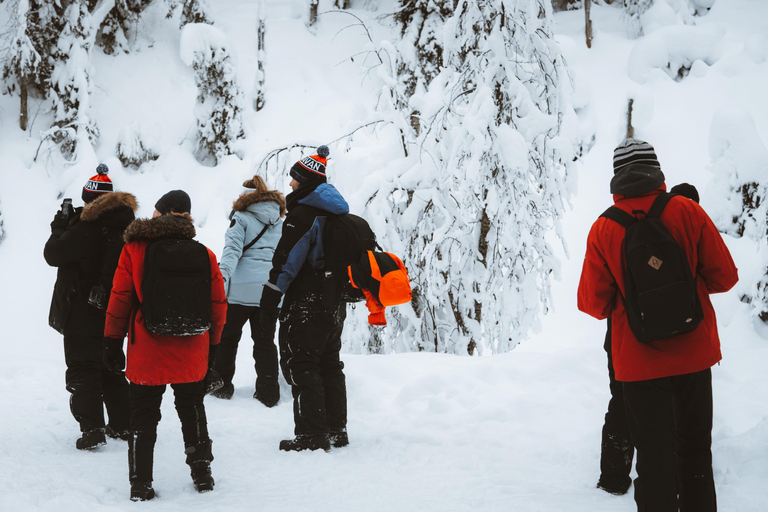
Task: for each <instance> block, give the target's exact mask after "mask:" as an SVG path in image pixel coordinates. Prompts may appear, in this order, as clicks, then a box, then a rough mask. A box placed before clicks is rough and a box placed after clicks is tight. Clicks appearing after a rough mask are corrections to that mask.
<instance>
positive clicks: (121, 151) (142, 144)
mask: <svg viewBox="0 0 768 512" xmlns="http://www.w3.org/2000/svg"><path fill="white" fill-rule="evenodd" d="M154 140H155V137H152V136H151V135H148V134H146V133H145V132H144V130H143V129H142V126H141V124H140V123H138V122H134V123H131V124H130V125H128V126H126V127H125V128H123V129H122V130H121V131H120V135H118V137H117V148H116V153H117V157H118V158H119V159H120V162H121V163H122V164H123V167H132V168H134V169H138V168H140V167H141V166H142V165H143V164H145V163H146V162H151V161H153V160H157V159H158V158H159V157H160V154H159V152H158V151H157V149H156V148H155V145H154Z"/></svg>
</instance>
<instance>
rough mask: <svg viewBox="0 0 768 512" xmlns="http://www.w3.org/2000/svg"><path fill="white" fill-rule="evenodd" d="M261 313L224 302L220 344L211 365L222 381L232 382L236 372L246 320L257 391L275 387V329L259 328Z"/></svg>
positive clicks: (251, 308) (252, 307) (258, 310)
mask: <svg viewBox="0 0 768 512" xmlns="http://www.w3.org/2000/svg"><path fill="white" fill-rule="evenodd" d="M260 314H261V309H260V308H259V307H258V306H243V305H242V304H228V305H227V323H226V324H225V325H224V330H223V331H222V332H221V343H219V350H218V353H217V354H216V363H215V365H214V369H215V370H216V372H218V374H219V375H220V376H221V378H222V379H223V380H224V383H225V384H231V383H232V377H234V375H235V358H236V357H237V345H238V344H239V343H240V338H241V336H242V335H243V326H244V325H245V322H249V323H250V326H251V338H252V339H253V360H254V363H255V364H254V366H255V368H256V390H257V391H261V390H265V391H270V390H272V389H273V388H276V387H277V386H278V383H277V377H278V369H277V347H276V346H275V331H274V328H273V329H272V330H270V331H266V330H264V329H262V327H261V322H260V321H259V316H260Z"/></svg>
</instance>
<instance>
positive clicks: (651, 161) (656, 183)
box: [611, 139, 664, 196]
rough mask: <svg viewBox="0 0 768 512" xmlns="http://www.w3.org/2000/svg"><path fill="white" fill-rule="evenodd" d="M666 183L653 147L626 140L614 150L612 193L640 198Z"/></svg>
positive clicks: (635, 140)
mask: <svg viewBox="0 0 768 512" xmlns="http://www.w3.org/2000/svg"><path fill="white" fill-rule="evenodd" d="M663 183H664V173H663V172H661V164H659V160H658V158H656V151H654V149H653V146H651V145H650V144H648V143H647V142H645V141H642V140H637V139H624V141H623V142H622V143H621V144H619V145H618V147H617V148H616V149H614V150H613V178H612V179H611V193H612V194H621V195H625V196H639V195H642V194H645V193H647V192H650V191H652V190H655V189H656V188H658V187H660V186H661V185H662V184H663Z"/></svg>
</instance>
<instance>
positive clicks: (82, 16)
mask: <svg viewBox="0 0 768 512" xmlns="http://www.w3.org/2000/svg"><path fill="white" fill-rule="evenodd" d="M63 23H64V26H63V28H62V30H61V33H60V35H59V40H58V43H57V45H56V48H55V49H54V51H53V53H52V55H51V56H52V58H53V62H54V66H53V71H52V74H51V97H52V99H53V113H54V120H53V125H54V126H53V127H52V128H51V131H50V134H51V136H52V138H53V140H54V142H56V143H57V144H58V145H59V148H60V149H61V152H62V154H63V155H64V157H65V158H67V159H70V160H71V159H73V158H74V157H75V155H76V151H77V146H78V144H80V143H83V142H85V143H88V142H91V141H93V140H95V139H96V138H98V135H99V130H98V128H97V127H96V122H95V121H94V120H93V119H92V118H91V112H90V110H91V108H90V100H89V95H88V94H89V89H90V88H91V80H90V75H91V74H92V72H93V71H92V69H91V63H90V51H91V46H92V44H93V38H92V34H93V30H94V28H93V26H92V19H91V15H90V12H89V11H88V1H87V0H73V1H72V2H71V3H70V4H69V6H67V8H66V9H65V10H64V14H63Z"/></svg>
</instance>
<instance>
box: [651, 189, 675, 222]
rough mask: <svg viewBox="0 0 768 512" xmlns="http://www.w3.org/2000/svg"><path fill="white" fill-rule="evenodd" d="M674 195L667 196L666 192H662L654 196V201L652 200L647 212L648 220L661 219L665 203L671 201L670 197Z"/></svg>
mask: <svg viewBox="0 0 768 512" xmlns="http://www.w3.org/2000/svg"><path fill="white" fill-rule="evenodd" d="M674 195H676V194H667V193H666V192H662V193H661V194H659V195H658V196H656V199H654V200H653V204H652V205H651V208H650V209H649V210H648V218H651V219H658V218H659V217H661V212H663V211H664V208H665V207H666V206H667V203H668V202H669V200H670V199H672V196H674Z"/></svg>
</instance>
